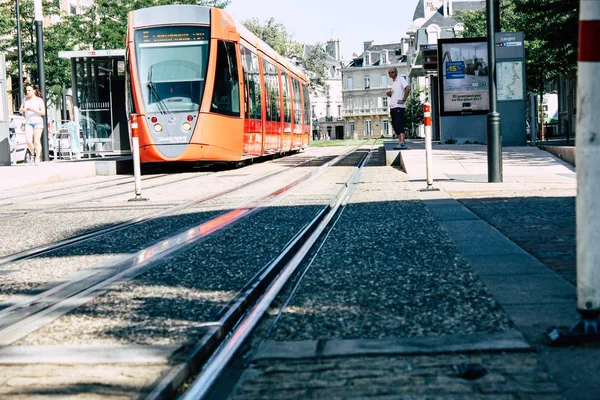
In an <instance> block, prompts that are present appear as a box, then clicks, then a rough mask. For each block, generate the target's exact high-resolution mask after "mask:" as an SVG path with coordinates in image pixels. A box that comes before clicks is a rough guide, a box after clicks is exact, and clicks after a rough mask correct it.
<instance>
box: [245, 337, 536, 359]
mask: <svg viewBox="0 0 600 400" xmlns="http://www.w3.org/2000/svg"><path fill="white" fill-rule="evenodd" d="M522 350H531V347H530V346H529V344H528V343H527V341H526V340H525V338H524V337H523V335H521V333H519V332H517V331H514V330H511V331H505V332H497V333H490V334H485V333H478V334H469V335H446V336H421V337H413V338H402V339H347V340H327V341H320V342H319V341H316V340H302V341H273V340H270V341H267V342H265V344H264V345H263V347H262V348H261V349H260V350H259V352H258V353H257V354H256V355H255V356H254V360H259V359H302V358H321V357H344V356H359V355H393V354H404V355H417V354H420V355H422V354H435V353H440V354H441V353H453V352H473V351H522Z"/></svg>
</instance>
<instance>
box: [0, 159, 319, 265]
mask: <svg viewBox="0 0 600 400" xmlns="http://www.w3.org/2000/svg"><path fill="white" fill-rule="evenodd" d="M315 160H316V159H308V160H302V161H301V162H300V163H297V164H295V165H292V166H290V167H288V168H285V169H282V170H279V171H276V172H273V173H270V174H268V175H264V176H261V177H259V178H257V179H253V180H251V181H249V182H245V183H242V184H240V185H236V186H234V187H232V188H229V189H226V190H222V191H220V192H217V193H214V194H211V195H209V196H203V197H201V198H198V199H194V200H191V201H188V202H185V203H183V204H179V205H176V206H173V207H169V208H166V209H162V210H160V211H158V212H154V213H150V214H146V215H143V216H140V217H137V218H133V219H131V220H128V221H125V222H122V223H117V224H114V225H110V226H107V227H103V228H98V229H94V230H91V231H87V232H85V233H83V234H81V235H77V236H74V237H70V238H67V239H64V240H60V241H57V242H53V243H49V244H44V245H41V246H36V247H34V248H30V249H27V250H23V251H20V252H16V253H13V254H10V255H7V256H4V257H0V268H1V267H2V266H4V265H7V264H9V263H12V262H16V261H20V260H25V259H28V258H31V257H36V256H41V255H44V254H48V253H51V252H54V251H56V250H59V249H63V248H65V247H68V246H72V245H76V244H80V243H82V242H85V241H86V240H90V239H94V238H97V237H99V236H102V235H106V234H108V233H112V232H117V231H120V230H123V229H125V228H128V227H132V226H134V225H138V224H142V223H145V222H150V221H153V220H156V219H158V218H161V217H164V216H167V215H172V214H175V213H177V212H179V211H182V210H185V209H188V208H190V207H192V206H195V205H198V204H201V203H204V202H207V201H209V200H213V199H216V198H219V197H221V196H224V195H227V194H230V193H234V192H236V191H239V190H241V189H244V188H246V187H248V186H250V185H254V184H257V183H260V182H262V181H265V180H266V179H269V178H272V177H275V176H277V175H280V174H282V173H285V172H287V171H288V170H290V169H292V168H296V167H299V166H302V165H304V164H306V163H310V162H313V161H315ZM0 220H1V219H0Z"/></svg>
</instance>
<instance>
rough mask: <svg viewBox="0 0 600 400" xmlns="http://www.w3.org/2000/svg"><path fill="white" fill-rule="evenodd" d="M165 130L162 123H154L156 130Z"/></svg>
mask: <svg viewBox="0 0 600 400" xmlns="http://www.w3.org/2000/svg"><path fill="white" fill-rule="evenodd" d="M162 130H163V126H162V125H161V124H155V125H154V131H155V132H162Z"/></svg>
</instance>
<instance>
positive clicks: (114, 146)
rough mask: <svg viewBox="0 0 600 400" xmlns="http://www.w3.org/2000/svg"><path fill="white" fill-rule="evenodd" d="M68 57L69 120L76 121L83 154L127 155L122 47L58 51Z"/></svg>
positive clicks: (123, 52) (63, 56)
mask: <svg viewBox="0 0 600 400" xmlns="http://www.w3.org/2000/svg"><path fill="white" fill-rule="evenodd" d="M58 55H59V57H60V58H67V59H70V60H71V86H72V90H71V105H70V110H69V111H70V115H71V117H70V118H71V119H72V120H73V121H74V122H75V123H77V124H78V126H79V129H80V135H81V143H82V153H83V154H87V155H117V154H129V153H130V152H131V150H130V144H129V130H128V125H127V112H126V106H125V93H126V90H125V84H126V82H125V50H124V49H118V50H85V51H61V52H59V53H58Z"/></svg>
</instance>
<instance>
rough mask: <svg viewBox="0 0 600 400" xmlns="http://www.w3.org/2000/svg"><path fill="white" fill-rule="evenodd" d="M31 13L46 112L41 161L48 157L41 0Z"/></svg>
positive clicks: (45, 114)
mask: <svg viewBox="0 0 600 400" xmlns="http://www.w3.org/2000/svg"><path fill="white" fill-rule="evenodd" d="M33 14H34V24H35V38H36V42H37V64H38V77H39V87H40V92H42V99H43V100H44V106H45V107H46V112H45V113H44V131H43V132H42V161H48V160H49V159H50V153H49V152H48V107H47V104H46V74H45V73H44V17H43V14H42V0H34V3H33Z"/></svg>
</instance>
